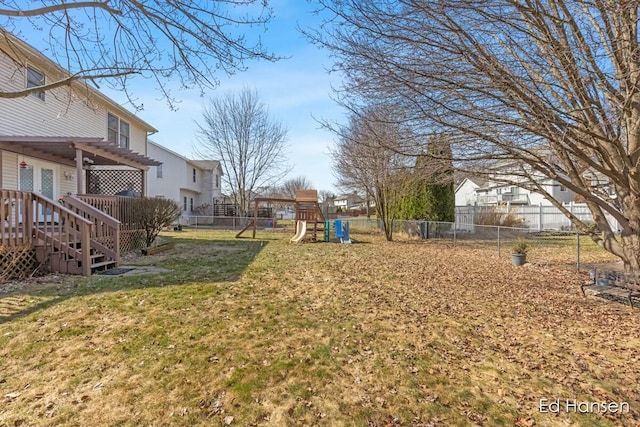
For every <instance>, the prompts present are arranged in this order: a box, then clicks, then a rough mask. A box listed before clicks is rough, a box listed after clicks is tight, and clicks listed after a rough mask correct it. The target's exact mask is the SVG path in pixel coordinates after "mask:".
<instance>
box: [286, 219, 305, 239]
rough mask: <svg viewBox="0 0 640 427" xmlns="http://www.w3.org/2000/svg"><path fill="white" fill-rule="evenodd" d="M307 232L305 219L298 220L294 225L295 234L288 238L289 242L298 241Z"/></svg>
mask: <svg viewBox="0 0 640 427" xmlns="http://www.w3.org/2000/svg"><path fill="white" fill-rule="evenodd" d="M305 234H307V221H298V225H297V226H296V235H295V236H293V237H292V238H291V239H289V243H298V242H300V241H301V240H302V238H303V237H304V235H305Z"/></svg>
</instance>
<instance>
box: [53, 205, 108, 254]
mask: <svg viewBox="0 0 640 427" xmlns="http://www.w3.org/2000/svg"><path fill="white" fill-rule="evenodd" d="M62 201H63V202H64V205H65V207H67V208H68V209H70V210H71V211H73V212H75V213H76V214H77V215H79V216H81V217H83V218H84V219H86V220H88V221H89V222H91V224H92V225H93V226H92V227H91V248H92V249H95V250H97V251H98V252H100V253H102V254H104V256H105V257H106V258H109V259H111V260H113V261H115V262H116V263H120V221H118V220H117V219H115V218H113V217H112V216H110V215H107V214H106V213H105V212H103V211H101V210H99V209H97V208H95V207H94V206H92V205H90V204H88V203H86V202H84V201H83V200H81V199H79V198H77V197H74V196H65V197H63V198H62Z"/></svg>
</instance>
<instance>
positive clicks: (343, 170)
mask: <svg viewBox="0 0 640 427" xmlns="http://www.w3.org/2000/svg"><path fill="white" fill-rule="evenodd" d="M387 114H389V111H388V110H387V109H385V108H380V109H375V108H372V109H369V110H368V111H367V112H366V113H365V114H363V115H353V116H352V117H351V120H350V124H349V125H348V126H344V127H338V128H334V129H335V130H336V131H337V132H339V140H338V142H337V143H336V146H335V147H334V149H333V150H332V151H331V157H332V160H333V163H334V164H333V168H334V171H335V174H336V177H337V178H338V185H339V186H340V187H342V188H345V189H351V190H356V191H357V190H362V189H364V191H365V193H366V194H367V195H368V196H369V197H367V200H369V198H371V200H373V201H374V202H375V204H376V214H377V215H378V219H379V220H380V221H381V222H382V227H383V230H384V233H385V237H386V238H387V240H389V241H390V240H392V239H393V224H394V221H395V219H396V218H397V217H398V214H399V212H400V208H401V202H402V198H403V195H404V194H405V192H406V190H407V189H408V180H409V179H410V178H411V174H410V173H409V168H408V164H407V160H408V158H407V156H404V155H402V154H398V153H397V151H396V150H394V149H392V148H390V147H393V146H394V144H396V143H397V142H398V141H399V140H400V139H401V132H402V131H401V129H400V128H399V127H398V126H392V123H390V122H389V121H388V120H387V119H386V117H387ZM367 208H368V206H367Z"/></svg>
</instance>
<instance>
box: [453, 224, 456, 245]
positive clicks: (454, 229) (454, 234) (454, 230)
mask: <svg viewBox="0 0 640 427" xmlns="http://www.w3.org/2000/svg"><path fill="white" fill-rule="evenodd" d="M455 245H456V223H455V222H454V223H453V246H455Z"/></svg>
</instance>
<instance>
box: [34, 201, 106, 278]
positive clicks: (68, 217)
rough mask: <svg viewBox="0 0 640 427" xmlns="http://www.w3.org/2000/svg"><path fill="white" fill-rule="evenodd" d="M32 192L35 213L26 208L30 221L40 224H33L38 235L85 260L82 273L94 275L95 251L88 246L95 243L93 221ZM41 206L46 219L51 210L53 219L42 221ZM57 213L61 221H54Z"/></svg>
mask: <svg viewBox="0 0 640 427" xmlns="http://www.w3.org/2000/svg"><path fill="white" fill-rule="evenodd" d="M31 194H32V197H33V200H34V201H35V202H36V206H35V209H34V211H33V212H32V211H31V210H32V209H31V208H30V207H28V208H27V209H26V211H27V220H28V223H36V225H35V226H34V227H33V230H34V233H35V234H36V237H38V238H40V239H42V240H43V242H44V244H45V246H47V245H48V244H50V245H51V247H52V248H54V249H58V251H60V252H63V253H65V254H67V256H68V258H73V259H79V260H81V261H82V274H83V275H84V276H90V275H91V254H90V252H89V251H88V250H86V248H89V247H90V242H91V239H90V237H91V226H92V225H93V224H92V223H91V221H89V220H87V219H85V218H83V217H82V216H80V215H78V214H77V213H75V212H73V211H72V210H70V209H67V208H66V207H64V206H62V205H61V204H60V203H56V202H54V201H53V200H51V199H49V198H48V197H46V196H43V195H42V194H38V193H31ZM39 206H41V207H42V211H41V212H42V214H43V218H46V216H47V215H48V213H47V211H48V210H49V209H50V212H51V220H50V221H46V220H45V221H42V222H40V221H38V220H39V216H40V215H39V214H40V210H39ZM56 215H57V216H58V221H57V222H56V221H54V218H55V216H56ZM29 217H31V218H29ZM24 222H25V220H24V218H23V223H24ZM78 241H79V242H80V249H78V247H77V246H76V245H75V243H77V242H78ZM71 242H73V243H74V245H73V246H72V245H70V243H71ZM82 248H85V250H82Z"/></svg>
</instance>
